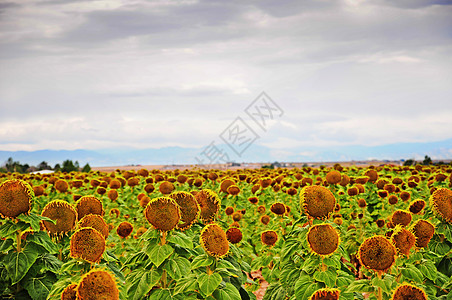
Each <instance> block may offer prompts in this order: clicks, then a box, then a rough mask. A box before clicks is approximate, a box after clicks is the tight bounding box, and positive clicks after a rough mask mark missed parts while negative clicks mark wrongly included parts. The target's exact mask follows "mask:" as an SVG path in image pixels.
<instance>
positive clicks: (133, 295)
mask: <svg viewBox="0 0 452 300" xmlns="http://www.w3.org/2000/svg"><path fill="white" fill-rule="evenodd" d="M161 277H162V272H161V271H158V270H157V269H155V268H152V270H146V269H140V270H137V271H134V272H132V273H131V274H130V275H129V276H127V281H129V280H130V282H131V284H130V286H129V287H128V289H127V295H128V299H133V300H139V299H143V298H144V296H145V295H146V294H147V293H149V291H150V290H151V289H152V288H153V287H154V286H155V285H156V284H157V283H158V282H159V280H160V278H161ZM127 281H126V282H127Z"/></svg>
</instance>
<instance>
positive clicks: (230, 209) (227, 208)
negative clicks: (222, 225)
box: [224, 206, 234, 216]
mask: <svg viewBox="0 0 452 300" xmlns="http://www.w3.org/2000/svg"><path fill="white" fill-rule="evenodd" d="M224 212H225V213H226V215H227V216H230V215H232V214H233V213H234V208H233V207H232V206H228V207H226V208H225V209H224Z"/></svg>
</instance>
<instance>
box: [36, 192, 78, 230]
mask: <svg viewBox="0 0 452 300" xmlns="http://www.w3.org/2000/svg"><path fill="white" fill-rule="evenodd" d="M42 216H43V217H47V218H49V219H52V220H55V221H56V223H55V224H53V223H52V222H50V221H43V222H42V225H43V226H44V228H45V229H46V230H47V232H48V233H50V234H52V235H57V234H65V233H67V232H69V231H71V230H72V229H74V227H75V225H76V223H77V212H76V211H75V209H74V207H72V205H70V204H69V203H67V202H66V201H64V200H53V201H51V202H49V203H47V205H46V206H45V207H44V209H43V210H42Z"/></svg>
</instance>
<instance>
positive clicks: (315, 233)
mask: <svg viewBox="0 0 452 300" xmlns="http://www.w3.org/2000/svg"><path fill="white" fill-rule="evenodd" d="M306 239H307V240H308V244H309V247H310V248H311V250H312V252H315V253H317V254H318V255H321V256H328V255H330V254H333V252H334V251H336V250H337V248H338V247H339V243H340V238H339V233H338V232H337V231H336V230H335V229H334V228H333V226H331V225H330V224H325V223H324V224H317V225H314V226H312V227H311V228H309V231H308V234H307V236H306Z"/></svg>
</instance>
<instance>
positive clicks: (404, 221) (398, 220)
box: [391, 210, 413, 226]
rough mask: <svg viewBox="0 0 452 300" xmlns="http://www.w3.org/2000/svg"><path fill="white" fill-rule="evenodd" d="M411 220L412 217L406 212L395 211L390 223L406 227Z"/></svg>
mask: <svg viewBox="0 0 452 300" xmlns="http://www.w3.org/2000/svg"><path fill="white" fill-rule="evenodd" d="M412 218H413V217H412V216H411V214H410V213H409V212H408V211H405V210H396V211H395V212H394V213H393V214H392V216H391V222H392V224H394V225H399V224H400V225H402V226H407V225H408V224H410V222H411V219H412Z"/></svg>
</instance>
